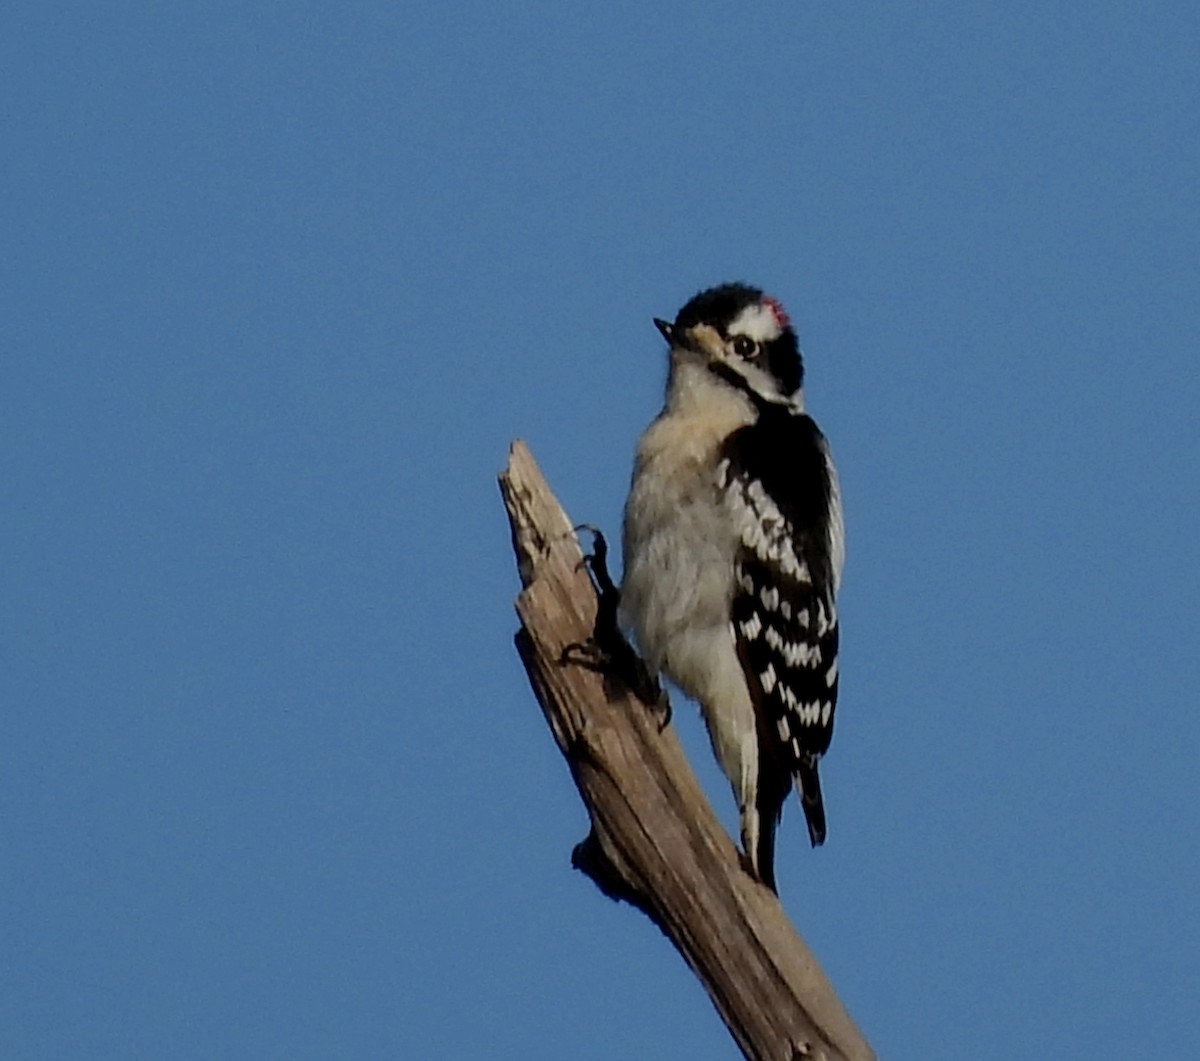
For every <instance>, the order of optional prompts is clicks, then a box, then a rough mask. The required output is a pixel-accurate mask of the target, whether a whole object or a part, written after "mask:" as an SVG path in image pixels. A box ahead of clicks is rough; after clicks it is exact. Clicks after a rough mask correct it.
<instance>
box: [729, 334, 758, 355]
mask: <svg viewBox="0 0 1200 1061" xmlns="http://www.w3.org/2000/svg"><path fill="white" fill-rule="evenodd" d="M733 352H734V353H735V354H737V356H738V357H744V358H745V359H746V360H747V361H749V360H750V358H752V357H753V356H754V355H755V354H757V353H758V343H756V342H755V341H754V340H753V339H751V338H750V337H749V336H746V335H735V336H734V337H733Z"/></svg>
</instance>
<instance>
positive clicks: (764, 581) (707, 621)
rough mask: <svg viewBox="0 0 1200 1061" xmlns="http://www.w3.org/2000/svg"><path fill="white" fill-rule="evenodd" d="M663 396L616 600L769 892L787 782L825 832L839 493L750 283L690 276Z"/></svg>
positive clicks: (820, 834)
mask: <svg viewBox="0 0 1200 1061" xmlns="http://www.w3.org/2000/svg"><path fill="white" fill-rule="evenodd" d="M654 323H655V325H656V326H657V328H658V330H659V331H660V332H661V333H662V335H663V337H664V338H665V339H666V340H667V343H668V345H669V348H670V350H669V368H668V377H667V387H666V400H665V404H664V407H663V410H662V412H661V413H660V414H659V415H658V417H657V418H656V419H655V420H654V421H653V422H652V423H651V424H650V426H649V427H648V428H647V429H646V431H645V433H644V434H643V435H642V436H641V439H640V440H639V442H638V447H637V456H636V459H635V463H634V470H633V481H632V485H631V488H630V492H629V498H628V500H627V502H626V505H625V518H624V527H623V536H622V539H623V540H622V546H623V552H624V567H625V572H624V577H623V580H622V585H621V614H622V619H623V621H624V623H625V624H626V625H627V627H629V628H630V629H632V631H633V634H634V637H635V639H636V641H637V644H638V647H639V649H640V650H641V652H642V654H643V656H644V657H645V660H646V663H647V666H648V667H649V669H650V671H651V672H653V673H655V674H659V673H661V674H663V675H665V676H666V677H667V678H669V679H670V680H671V681H672V682H674V683H675V684H676V685H677V686H678V687H679V688H680V689H682V690H683V692H684V693H686V694H687V695H688V696H689V697H691V698H692V699H694V700H696V701H697V702H698V703H699V705H700V709H701V713H702V714H703V716H704V721H705V724H706V726H707V728H708V733H709V738H710V740H711V742H712V747H713V752H714V753H715V755H716V758H717V761H718V762H719V763H720V765H721V768H722V770H723V771H724V773H725V775H726V777H728V779H729V782H730V784H731V785H732V787H733V793H734V796H735V797H736V799H737V803H738V810H739V815H740V819H741V839H742V848H743V850H744V851H745V855H746V859H747V861H748V862H749V868H750V870H751V871H752V872H753V873H754V874H755V875H756V876H757V877H758V879H759V880H760V881H762V882H763V883H764V884H765V885H766V886H767V887H769V888H770V889H771V890H772V891H775V890H776V888H775V869H774V860H775V831H776V827H777V826H778V824H779V820H780V818H781V816H782V813H783V805H784V803H785V802H786V800H787V796H788V793H789V792H790V791H791V788H792V785H793V783H794V784H795V786H796V788H797V790H798V792H799V795H800V801H801V806H802V807H803V809H804V815H805V819H806V820H807V823H808V833H809V839H810V840H811V842H812V845H813V847H817V846H818V845H820V844H821V843H823V842H824V840H825V831H826V830H825V809H824V804H823V802H822V798H821V785H820V780H819V778H818V775H817V762H818V760H819V759H820V758H821V756H822V755H823V754H824V753H825V751H826V750H827V749H828V747H829V741H830V738H831V737H832V735H833V715H834V709H835V707H836V705H837V694H838V662H837V650H838V619H837V609H836V598H837V592H838V587H839V584H840V582H841V575H842V562H843V559H844V556H845V535H844V529H843V522H842V504H841V493H840V490H839V487H838V479H837V472H836V470H835V469H834V465H833V460H832V458H831V456H830V451H829V446H828V444H827V443H826V441H825V436H824V435H822V434H821V432H820V430H819V429H818V428H817V425H816V423H815V422H814V421H813V420H812V418H811V417H809V416H808V415H807V413H806V412H805V410H804V389H803V381H804V365H803V361H802V358H801V355H800V350H799V346H798V344H797V340H796V333H795V331H794V330H793V328H792V326H791V324H790V322H789V320H788V317H787V314H786V313H785V312H784V309H783V307H782V306H781V305H780V303H779V302H778V301H776V300H775V299H773V298H770V297H768V296H765V295H764V294H763V292H762V291H761V290H759V289H758V288H756V287H750V286H747V285H745V284H740V283H731V284H722V285H720V286H719V287H714V288H710V289H709V290H707V291H702V292H700V293H699V294H698V295H696V296H695V297H694V298H692V299H691V300H690V301H689V302H688V303H687V304H686V305H684V307H683V308H682V309H681V310H680V311H679V313H678V315H677V316H676V318H675V320H674V322H668V321H664V320H657V319H656V320H655V321H654Z"/></svg>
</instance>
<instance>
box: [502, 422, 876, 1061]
mask: <svg viewBox="0 0 1200 1061" xmlns="http://www.w3.org/2000/svg"><path fill="white" fill-rule="evenodd" d="M500 489H501V493H502V494H503V496H504V504H505V507H506V508H507V509H508V516H509V521H510V523H511V525H512V535H513V547H514V549H515V551H516V555H517V568H518V571H519V573H520V576H521V582H522V585H523V586H524V589H523V590H522V592H521V594H520V596H519V597H518V598H517V614H518V616H519V617H520V620H521V624H522V625H521V630H520V631H519V632H518V634H517V637H516V641H517V648H518V651H519V652H520V654H521V659H522V661H523V663H524V664H525V669H526V670H527V671H528V673H529V680H530V683H531V684H532V686H533V690H534V692H535V694H536V695H537V698H538V701H539V702H540V703H541V705H542V710H543V712H544V713H545V716H546V721H547V722H549V724H550V728H551V730H552V731H553V733H554V738H555V740H556V741H557V742H558V746H559V748H560V749H561V750H562V752H563V755H564V756H565V757H566V760H567V765H568V766H569V767H570V770H571V776H572V777H573V778H574V780H575V784H576V786H577V787H578V789H579V794H580V796H582V798H583V802H584V804H585V805H586V807H587V810H588V813H589V815H590V816H591V822H592V828H591V832H590V833H589V834H588V836H587V838H586V839H585V840H584V841H583V842H582V843H580V844H579V845H578V846H577V847H576V848H575V851H574V854H573V856H572V862H573V864H574V865H575V866H576V867H577V868H578V869H581V870H582V871H583V872H584V873H586V874H587V875H588V876H589V877H590V878H591V879H592V880H593V881H594V882H595V883H596V885H597V886H598V887H599V888H600V890H601V891H602V892H604V894H606V895H608V896H610V897H612V898H614V899H624V900H625V901H626V902H629V903H631V904H632V905H634V906H636V907H637V908H638V909H639V910H641V911H643V912H644V913H645V914H646V915H647V916H648V917H649V918H650V919H651V920H652V921H653V922H654V923H655V924H656V925H658V926H659V928H661V929H662V931H663V932H664V933H665V934H666V936H667V937H668V939H670V940H671V942H672V943H673V944H674V945H675V947H676V949H677V950H678V951H679V953H680V954H681V955H682V956H683V959H684V961H686V962H687V964H688V965H689V966H690V967H691V968H692V970H693V971H694V972H695V973H696V975H697V976H698V977H699V978H700V981H701V982H702V983H703V984H704V987H705V989H706V990H707V991H708V994H709V997H710V998H711V999H712V1001H713V1004H714V1005H715V1006H716V1008H717V1011H718V1013H720V1015H721V1019H722V1020H724V1021H725V1024H726V1025H727V1026H728V1028H729V1030H730V1032H731V1033H732V1034H733V1037H734V1039H735V1040H737V1043H738V1045H739V1046H740V1047H741V1049H742V1052H743V1053H744V1054H745V1055H746V1057H748V1058H752V1059H755V1061H759V1059H762V1061H768V1059H769V1061H796V1059H798V1058H813V1059H817V1058H822V1059H829V1061H835V1059H843V1058H845V1059H853V1061H858V1059H867V1058H873V1057H874V1056H875V1055H874V1053H873V1052H872V1050H871V1048H870V1046H869V1045H868V1044H867V1042H866V1040H865V1039H864V1038H863V1037H862V1035H861V1033H860V1032H859V1031H858V1029H857V1028H856V1027H855V1026H854V1023H853V1021H852V1020H851V1019H850V1017H849V1016H848V1014H847V1013H846V1010H845V1008H844V1007H843V1006H842V1004H841V1002H840V1001H839V999H838V997H837V995H836V994H835V993H834V990H833V987H832V986H831V985H830V983H829V981H828V980H827V979H826V977H825V974H824V973H823V972H822V971H821V969H820V967H819V966H818V964H817V961H816V959H815V958H814V957H813V955H812V953H811V952H810V951H809V950H808V948H807V947H806V946H805V944H804V943H803V941H802V940H801V939H800V937H799V936H798V935H797V934H796V930H795V929H794V928H793V927H792V925H791V923H790V922H789V921H788V919H787V917H786V915H785V914H784V912H783V908H782V907H781V906H780V904H779V900H778V899H777V898H776V897H775V896H774V895H773V894H772V893H771V892H770V891H769V890H768V889H767V888H764V887H763V886H762V885H761V884H759V883H758V882H757V881H755V880H754V879H753V878H752V877H750V876H749V875H748V874H747V873H746V871H745V870H744V869H743V868H742V864H741V862H740V861H739V856H738V851H737V849H736V848H735V846H734V844H733V842H732V840H730V838H729V836H728V835H727V834H726V832H725V830H724V829H723V828H722V826H721V824H720V822H718V821H717V819H716V817H715V816H714V815H713V812H712V809H711V807H709V805H708V801H707V800H706V799H705V797H704V794H703V793H702V792H701V790H700V787H699V785H698V784H697V782H696V779H695V777H694V776H693V774H692V771H691V769H690V768H689V767H688V764H687V762H686V760H685V758H684V755H683V752H682V750H681V748H680V746H679V743H678V741H677V740H676V738H675V734H674V732H673V731H672V730H671V729H670V728H669V727H668V728H666V729H665V730H664V729H661V728H660V722H661V716H660V715H658V714H656V712H655V711H654V710H653V709H651V708H648V707H647V706H646V705H645V704H643V703H642V702H641V701H640V700H638V699H637V697H635V696H634V695H632V693H630V692H629V690H628V689H627V688H625V687H624V686H623V685H622V683H621V682H620V680H619V679H618V678H616V677H615V676H613V675H611V674H603V673H600V672H598V671H596V670H595V669H591V668H589V667H587V666H585V665H582V664H580V663H578V662H563V659H564V652H566V650H567V649H568V646H571V645H575V644H579V643H582V642H586V641H587V640H588V638H589V637H590V636H591V633H592V627H593V621H594V618H595V613H596V594H595V591H594V590H593V588H592V585H591V582H590V580H589V578H588V575H587V572H586V571H585V570H584V568H583V566H582V562H581V561H582V553H581V551H580V548H579V543H578V541H577V540H576V538H575V535H574V533H573V532H572V529H571V523H570V521H569V520H568V519H567V516H566V513H565V512H564V511H563V509H562V507H561V506H560V505H559V503H558V501H557V499H556V498H555V497H554V495H553V494H552V493H551V491H550V488H549V486H548V485H547V484H546V481H545V479H544V478H543V477H542V474H541V471H540V470H539V469H538V466H537V464H536V463H535V462H534V459H533V456H532V455H531V454H530V452H529V450H528V448H527V447H526V446H525V445H524V443H522V442H515V443H513V446H512V449H511V451H510V453H509V460H508V467H507V468H506V470H505V471H504V474H503V475H501V477H500Z"/></svg>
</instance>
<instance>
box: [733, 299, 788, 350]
mask: <svg viewBox="0 0 1200 1061" xmlns="http://www.w3.org/2000/svg"><path fill="white" fill-rule="evenodd" d="M728 332H729V334H730V335H744V336H746V338H748V339H753V340H754V341H755V342H757V343H769V342H771V341H772V340H773V339H778V338H779V336H780V335H781V334H782V333H781V331H780V328H779V321H778V320H776V318H775V311H774V310H772V309H771V307H770V306H767V305H764V304H763V303H761V302H753V303H751V304H750V305H749V306H747V307H746V308H745V309H744V310H742V312H741V313H739V314H738V315H737V316H736V317H734V318H733V320H732V321H731V322H730V325H729V328H728Z"/></svg>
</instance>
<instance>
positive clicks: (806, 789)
mask: <svg viewBox="0 0 1200 1061" xmlns="http://www.w3.org/2000/svg"><path fill="white" fill-rule="evenodd" d="M796 784H797V787H798V788H799V789H800V806H802V807H803V808H804V820H805V821H807V822H808V838H809V840H811V841H812V845H813V847H820V846H821V845H822V844H823V843H825V803H824V801H823V800H822V799H821V779H820V777H818V776H817V760H816V759H811V760H802V761H801V762H800V763H799V764H798V765H797V767H796Z"/></svg>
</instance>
